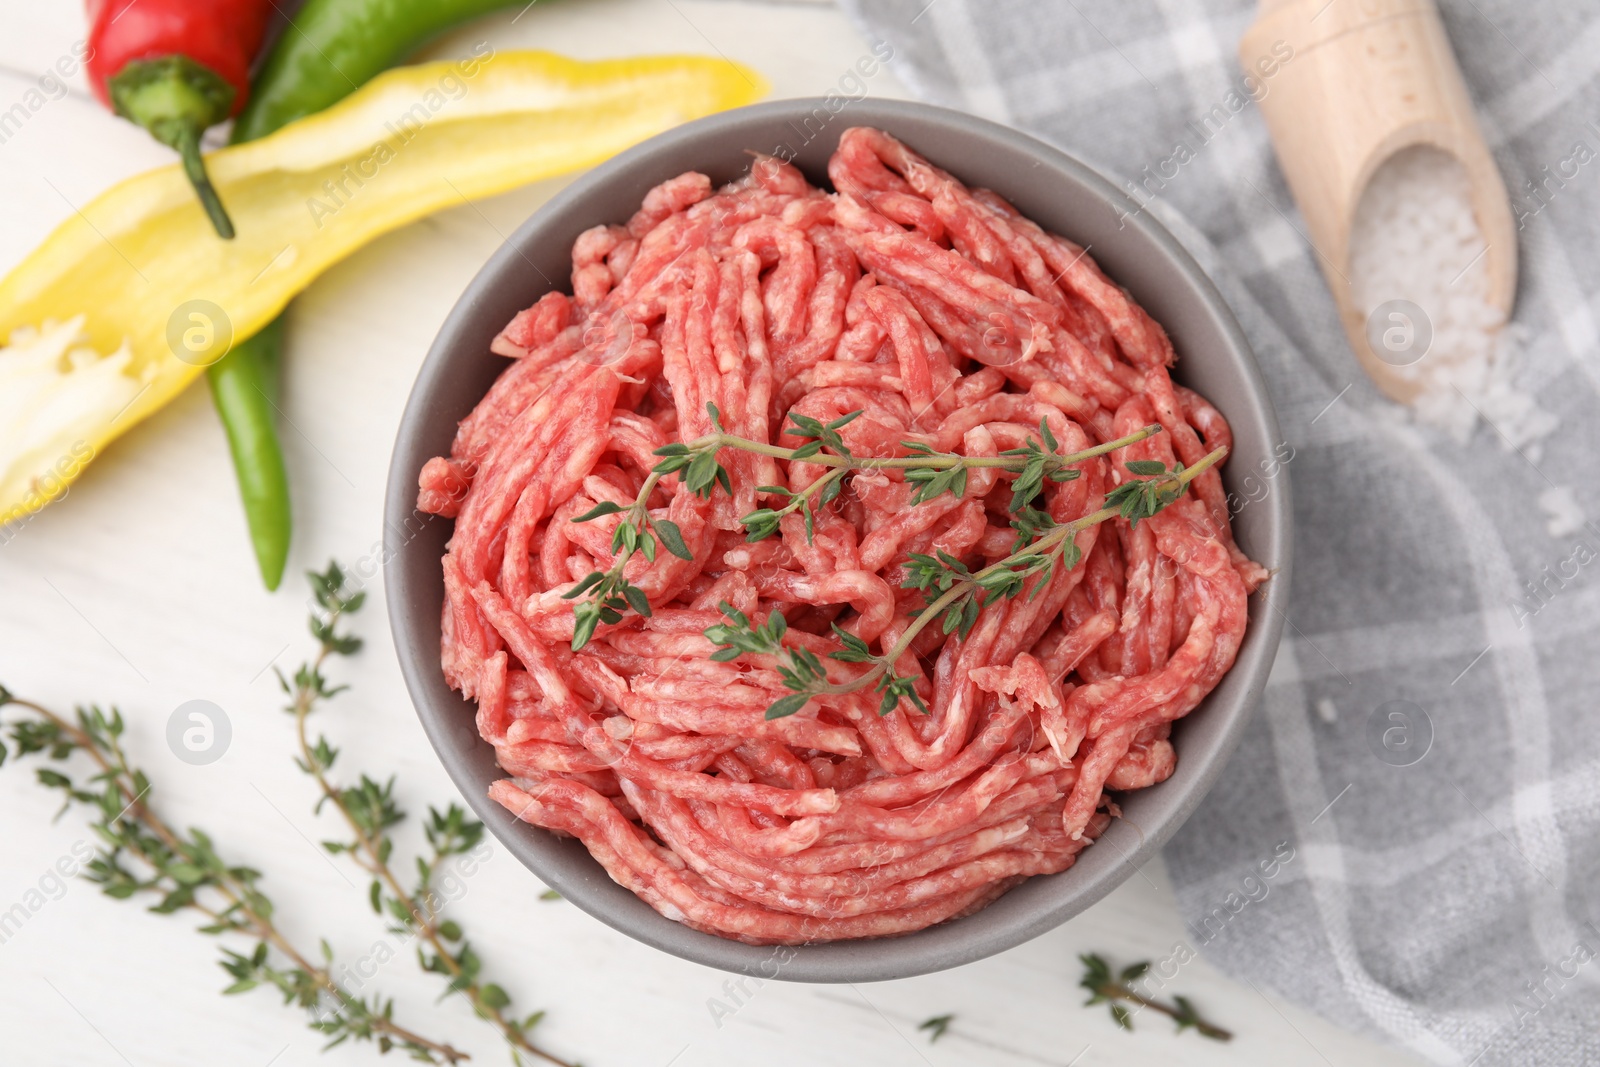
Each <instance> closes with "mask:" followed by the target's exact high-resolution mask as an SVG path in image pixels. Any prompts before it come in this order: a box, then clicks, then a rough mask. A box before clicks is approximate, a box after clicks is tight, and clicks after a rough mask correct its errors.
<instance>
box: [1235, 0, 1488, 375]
mask: <svg viewBox="0 0 1600 1067" xmlns="http://www.w3.org/2000/svg"><path fill="white" fill-rule="evenodd" d="M1285 55H1287V56H1288V57H1289V58H1287V59H1285V58H1284V57H1285ZM1239 59H1240V62H1241V63H1243V64H1244V67H1245V70H1246V71H1247V72H1249V73H1250V74H1251V75H1252V76H1253V77H1256V78H1259V79H1261V82H1262V92H1263V93H1264V95H1261V96H1260V98H1259V99H1260V107H1261V113H1262V115H1263V116H1264V117H1265V118H1266V122H1267V129H1268V130H1269V131H1270V133H1271V135H1272V143H1273V147H1274V148H1275V149H1276V150H1277V154H1278V162H1279V164H1280V165H1281V166H1282V167H1283V172H1284V175H1285V177H1287V178H1288V181H1289V189H1290V191H1291V192H1292V193H1293V194H1294V199H1295V203H1296V204H1298V205H1299V207H1300V214H1301V215H1302V216H1303V217H1304V218H1305V222H1306V227H1307V228H1308V230H1309V231H1310V232H1309V234H1308V236H1309V237H1310V239H1311V243H1312V245H1313V246H1314V247H1315V249H1316V253H1317V258H1318V260H1319V261H1320V262H1321V264H1322V272H1323V276H1324V277H1325V278H1326V279H1327V282H1328V288H1329V289H1331V290H1332V292H1333V298H1334V301H1335V302H1336V303H1337V304H1338V306H1339V311H1340V316H1341V318H1342V319H1343V320H1344V328H1345V334H1346V335H1347V336H1348V338H1349V340H1350V346H1351V348H1353V349H1354V350H1355V353H1356V356H1357V357H1358V358H1359V359H1360V361H1361V364H1362V366H1363V367H1364V368H1365V369H1366V371H1367V373H1368V374H1370V375H1371V376H1372V378H1373V380H1374V381H1376V382H1377V383H1378V387H1379V388H1380V389H1382V390H1383V391H1384V392H1385V393H1386V394H1388V395H1389V396H1391V397H1393V398H1394V399H1395V400H1398V401H1400V402H1401V403H1411V402H1412V401H1413V400H1414V399H1415V397H1416V395H1417V392H1418V389H1419V387H1418V385H1417V384H1416V383H1415V382H1413V381H1411V380H1408V379H1407V378H1406V377H1404V376H1402V375H1400V374H1399V373H1397V371H1396V369H1395V367H1394V366H1393V365H1392V364H1391V363H1390V362H1387V361H1385V360H1384V359H1382V358H1380V357H1379V356H1378V354H1377V353H1376V352H1375V351H1374V349H1373V347H1372V344H1371V342H1370V341H1369V339H1368V338H1369V333H1368V324H1367V315H1366V312H1365V311H1364V310H1363V309H1362V308H1361V307H1359V306H1358V305H1357V304H1356V301H1355V296H1354V293H1353V292H1352V288H1351V279H1350V277H1349V275H1350V231H1351V228H1352V226H1353V224H1354V221H1355V214H1356V207H1357V205H1358V204H1359V203H1360V201H1361V194H1362V191H1363V190H1365V189H1366V187H1367V183H1368V182H1369V181H1371V179H1372V176H1373V174H1374V173H1375V172H1376V171H1377V170H1378V168H1379V167H1380V166H1382V164H1383V163H1384V162H1385V161H1386V160H1388V159H1389V158H1390V157H1391V156H1393V155H1394V154H1395V153H1396V152H1398V151H1400V150H1402V149H1405V148H1411V147H1413V146H1416V145H1431V146H1433V147H1435V148H1438V149H1441V150H1443V151H1445V152H1447V153H1449V154H1450V155H1452V156H1454V157H1455V158H1456V159H1457V160H1458V161H1459V162H1460V163H1461V165H1462V167H1463V168H1465V170H1466V173H1467V179H1468V182H1469V183H1470V185H1471V190H1472V193H1471V195H1472V207H1473V213H1474V214H1475V215H1476V216H1477V223H1478V229H1479V231H1480V232H1481V233H1482V234H1483V239H1484V241H1485V243H1486V244H1487V246H1488V247H1487V251H1486V252H1485V253H1484V256H1483V264H1482V269H1485V270H1487V272H1488V281H1489V284H1488V295H1489V301H1490V303H1491V304H1493V305H1494V307H1496V308H1497V309H1498V310H1500V311H1501V312H1502V313H1503V314H1504V315H1505V316H1506V317H1507V318H1509V317H1510V313H1511V303H1512V299H1513V298H1514V296H1515V294H1516V288H1517V240H1516V225H1515V220H1514V219H1513V217H1512V214H1511V208H1510V204H1509V201H1508V198H1507V195H1506V187H1505V183H1504V181H1503V180H1502V179H1501V177H1500V170H1499V168H1498V167H1496V166H1495V162H1494V157H1493V156H1491V155H1490V154H1489V149H1488V146H1487V145H1486V144H1485V143H1484V140H1483V133H1482V131H1481V130H1479V128H1478V120H1477V116H1476V115H1475V114H1474V113H1473V110H1472V102H1471V100H1470V99H1469V98H1468V96H1467V87H1466V83H1465V81H1464V80H1463V79H1462V77H1461V68H1460V66H1458V65H1457V63H1456V57H1455V53H1454V52H1453V51H1452V50H1451V47H1450V41H1449V38H1448V37H1446V36H1445V32H1444V25H1443V24H1442V23H1441V22H1440V20H1439V11H1438V9H1437V8H1436V7H1435V6H1434V0H1261V8H1260V11H1259V13H1258V15H1257V18H1256V21H1255V24H1254V25H1252V26H1251V27H1250V29H1249V30H1248V31H1247V32H1246V33H1245V35H1244V40H1243V41H1241V42H1240V44H1239ZM1474 269H1477V268H1474ZM1444 280H1445V282H1449V281H1450V280H1451V279H1444Z"/></svg>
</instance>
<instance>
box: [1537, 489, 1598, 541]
mask: <svg viewBox="0 0 1600 1067" xmlns="http://www.w3.org/2000/svg"><path fill="white" fill-rule="evenodd" d="M1539 507H1540V509H1541V510H1543V511H1544V514H1545V522H1544V529H1545V532H1546V533H1548V534H1549V535H1550V536H1551V537H1568V536H1570V535H1572V534H1575V533H1577V532H1578V531H1579V530H1581V529H1583V525H1584V523H1586V522H1588V521H1589V519H1588V516H1586V515H1584V513H1583V508H1582V506H1581V505H1579V503H1578V498H1577V496H1576V495H1575V494H1574V493H1573V492H1572V487H1571V486H1570V485H1560V486H1551V487H1550V488H1549V489H1546V490H1545V491H1544V492H1542V493H1540V494H1539Z"/></svg>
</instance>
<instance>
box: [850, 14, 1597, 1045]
mask: <svg viewBox="0 0 1600 1067" xmlns="http://www.w3.org/2000/svg"><path fill="white" fill-rule="evenodd" d="M1333 2H1354V0H1333ZM846 4H847V7H848V8H849V9H850V10H851V14H852V16H853V17H855V18H856V19H857V20H858V22H859V24H860V25H861V26H862V28H863V29H864V30H865V31H866V32H867V33H868V34H869V35H870V36H871V37H873V38H874V39H882V40H887V41H888V42H890V43H891V44H892V45H893V46H894V48H895V51H896V59H895V63H896V64H897V66H898V70H897V72H898V73H899V74H900V76H901V77H902V79H903V80H905V81H906V82H907V84H909V85H910V86H911V87H912V88H913V89H914V90H915V91H916V92H918V93H920V94H922V95H923V96H925V97H926V98H927V99H929V100H931V101H933V102H935V103H941V104H945V105H948V106H952V107H958V108H963V109H965V110H968V111H972V112H975V113H977V114H981V115H984V116H987V117H990V118H993V119H997V120H999V121H1002V122H1006V123H1010V124H1012V125H1015V126H1018V127H1020V128H1023V129H1026V130H1029V131H1032V132H1034V133H1036V134H1038V135H1040V136H1043V137H1045V138H1047V139H1049V140H1051V141H1053V142H1055V143H1056V144H1058V145H1060V146H1062V147H1063V148H1065V149H1066V150H1067V151H1069V152H1072V153H1074V154H1076V155H1078V156H1080V157H1083V158H1085V159H1087V160H1088V161H1089V162H1091V163H1092V164H1094V165H1096V166H1098V167H1099V168H1100V169H1101V170H1102V171H1103V172H1104V173H1106V174H1107V175H1108V176H1110V177H1111V178H1112V180H1113V181H1115V182H1117V183H1118V184H1122V185H1124V186H1127V185H1128V184H1129V182H1130V181H1137V180H1138V179H1139V178H1140V177H1141V175H1143V174H1144V173H1145V168H1146V167H1147V166H1148V167H1151V168H1152V170H1154V169H1155V168H1156V167H1158V165H1160V164H1161V163H1162V161H1164V160H1168V159H1169V158H1171V157H1173V155H1174V151H1175V148H1176V146H1177V145H1179V144H1180V143H1181V144H1185V145H1187V146H1188V147H1190V148H1191V149H1193V152H1192V156H1193V158H1192V159H1190V160H1188V161H1187V162H1185V163H1184V164H1183V165H1182V167H1181V170H1180V172H1179V173H1178V175H1177V177H1175V178H1172V179H1171V180H1169V181H1166V182H1165V183H1164V185H1162V186H1161V187H1160V189H1159V193H1158V196H1157V198H1156V199H1155V201H1154V202H1153V203H1151V204H1150V206H1149V207H1148V210H1151V211H1153V212H1155V213H1156V214H1157V216H1158V217H1159V218H1160V219H1161V220H1162V221H1163V222H1165V223H1166V224H1167V225H1168V226H1169V228H1171V229H1173V230H1174V232H1176V233H1177V235H1178V237H1179V238H1180V240H1182V241H1183V242H1184V243H1185V244H1187V245H1188V247H1189V249H1190V250H1191V251H1192V252H1193V253H1194V254H1195V256H1196V258H1197V259H1199V260H1200V262H1201V265H1202V266H1203V267H1205V268H1206V269H1207V270H1208V271H1210V273H1211V275H1212V277H1213V278H1214V279H1215V280H1216V282H1217V284H1218V285H1219V287H1220V288H1221V290H1222V292H1223V294H1224V295H1225V296H1226V297H1227V299H1228V302H1229V303H1230V304H1231V305H1232V306H1233V309H1234V311H1235V312H1236V313H1237V314H1238V316H1239V319H1240V320H1241V321H1242V322H1243V324H1244V328H1245V331H1246V333H1248V334H1249V336H1250V339H1251V341H1252V343H1253V344H1254V346H1255V351H1256V356H1257V358H1258V359H1259V360H1260V362H1261V365H1262V370H1263V371H1264V372H1265V374H1266V377H1267V380H1268V382H1269V384H1270V386H1271V388H1272V393H1273V397H1274V399H1275V400H1276V403H1277V408H1278V415H1279V418H1280V419H1281V421H1282V423H1283V430H1284V433H1285V435H1286V437H1287V439H1288V443H1289V444H1290V445H1291V446H1292V447H1293V450H1294V452H1293V454H1294V458H1293V460H1292V462H1291V463H1290V464H1289V470H1290V471H1291V474H1292V477H1293V479H1294V486H1295V491H1294V496H1295V501H1294V503H1295V520H1296V528H1297V530H1298V537H1297V543H1296V545H1295V563H1296V575H1295V580H1294V608H1293V611H1292V617H1291V622H1290V626H1289V629H1288V632H1287V633H1286V635H1285V638H1284V642H1283V648H1282V651H1281V653H1280V654H1279V656H1278V659H1277V663H1276V665H1275V668H1274V671H1273V675H1272V680H1271V683H1270V684H1269V687H1268V689H1267V694H1266V698H1265V701H1264V708H1263V713H1262V716H1261V718H1260V720H1258V724H1257V728H1256V729H1254V730H1252V731H1251V733H1250V734H1249V736H1248V737H1247V738H1246V739H1245V742H1244V745H1243V747H1242V749H1241V751H1240V752H1239V755H1238V757H1237V758H1236V759H1235V760H1234V762H1233V766H1232V768H1231V770H1230V772H1229V773H1228V774H1227V775H1226V776H1225V777H1224V778H1223V780H1222V782H1221V784H1219V785H1218V786H1217V788H1216V789H1215V790H1214V791H1213V792H1212V794H1211V795H1210V797H1209V798H1208V799H1207V800H1206V802H1205V803H1204V804H1203V805H1202V807H1201V808H1200V810H1199V812H1198V813H1197V814H1196V815H1195V816H1194V818H1193V819H1192V820H1191V821H1190V822H1189V823H1188V825H1187V826H1185V827H1184V829H1183V830H1182V831H1181V832H1180V833H1179V835H1178V837H1177V838H1176V839H1175V840H1174V841H1173V843H1172V844H1171V845H1169V846H1168V848H1167V850H1166V859H1167V864H1168V867H1169V868H1170V870H1171V873H1172V878H1173V881H1174V882H1175V883H1176V885H1177V892H1178V900H1179V903H1180V906H1181V908H1182V910H1183V914H1184V916H1185V918H1186V919H1187V920H1188V926H1189V929H1188V934H1189V937H1188V941H1187V943H1186V944H1185V945H1183V946H1175V948H1174V956H1175V958H1176V959H1178V960H1179V961H1181V959H1182V958H1184V957H1183V951H1184V950H1185V949H1198V950H1199V951H1200V952H1202V953H1203V954H1204V955H1205V956H1206V957H1207V958H1208V959H1210V960H1212V961H1213V962H1214V963H1216V964H1217V965H1219V966H1221V967H1223V968H1225V969H1226V970H1228V971H1229V972H1231V973H1233V974H1235V975H1237V976H1239V977H1241V978H1244V979H1247V980H1249V981H1251V982H1253V983H1258V984H1260V985H1263V986H1270V987H1272V988H1274V989H1276V990H1279V991H1281V992H1282V993H1284V994H1286V995H1288V996H1290V997H1292V998H1295V999H1297V1000H1299V1001H1301V1002H1303V1003H1305V1004H1307V1005H1310V1006H1311V1007H1313V1008H1315V1009H1317V1010H1318V1011H1320V1012H1322V1013H1323V1014H1325V1015H1327V1016H1328V1017H1330V1018H1331V1019H1334V1020H1335V1021H1337V1022H1339V1023H1341V1024H1343V1025H1345V1026H1348V1027H1350V1028H1352V1029H1356V1030H1362V1031H1366V1032H1369V1033H1372V1034H1375V1035H1379V1036H1381V1037H1383V1038H1386V1039H1388V1040H1390V1041H1393V1042H1396V1043H1398V1044H1400V1045H1403V1046H1405V1047H1407V1048H1409V1049H1412V1050H1414V1051H1415V1052H1416V1053H1418V1054H1420V1055H1421V1056H1423V1057H1425V1058H1427V1059H1429V1060H1433V1061H1435V1062H1438V1063H1466V1064H1470V1063H1477V1064H1483V1065H1488V1064H1518V1065H1521V1064H1538V1065H1541V1067H1560V1065H1567V1064H1580V1063H1583V1064H1595V1063H1600V960H1596V959H1594V957H1595V956H1596V954H1597V953H1600V715H1597V714H1596V710H1595V709H1596V692H1597V689H1600V670H1597V668H1600V529H1597V527H1596V525H1595V524H1594V523H1591V522H1587V521H1584V520H1583V519H1581V518H1574V517H1573V516H1571V515H1569V516H1567V517H1566V519H1567V521H1565V522H1562V521H1552V520H1551V519H1550V517H1549V516H1547V515H1546V514H1545V512H1544V511H1543V510H1542V509H1541V505H1540V500H1539V498H1540V495H1541V493H1544V492H1548V491H1549V490H1552V489H1553V488H1554V487H1556V486H1567V487H1570V488H1571V489H1572V490H1574V491H1575V493H1576V498H1577V502H1578V504H1579V506H1581V508H1582V509H1583V510H1584V512H1585V513H1586V514H1587V515H1600V390H1597V388H1596V387H1597V385H1600V330H1597V325H1596V317H1595V314H1596V307H1595V300H1596V298H1597V297H1600V151H1596V150H1597V149H1600V80H1597V79H1596V74H1597V73H1600V9H1597V8H1596V7H1595V5H1594V4H1592V3H1585V4H1578V3H1560V4H1558V3H1555V2H1553V0H1547V2H1544V3H1540V4H1538V5H1533V6H1531V7H1530V5H1528V4H1527V3H1525V2H1519V0H1444V3H1443V8H1444V11H1443V14H1444V18H1445V23H1446V26H1447V28H1448V31H1449V33H1450V37H1451V39H1452V41H1453V42H1454V44H1455V47H1456V50H1457V53H1458V55H1459V57H1460V60H1461V64H1462V67H1463V69H1464V70H1465V72H1466V77H1467V81H1468V83H1469V85H1470V86H1471V90H1472V94H1473V97H1474V100H1475V101H1476V104H1477V107H1478V110H1479V114H1480V115H1481V117H1482V121H1483V125H1484V130H1485V134H1486V135H1487V137H1488V139H1489V141H1490V144H1491V147H1492V148H1493V150H1494V152H1495V155H1496V157H1497V158H1498V160H1499V163H1500V166H1501V169H1502V171H1503V173H1504V174H1505V177H1506V185H1507V186H1508V187H1509V188H1510V189H1511V190H1512V196H1513V199H1514V201H1515V202H1516V209H1517V213H1518V215H1519V217H1520V218H1521V220H1522V224H1523V225H1522V229H1521V232H1520V233H1519V240H1520V241H1521V249H1520V250H1521V255H1522V261H1521V271H1522V276H1521V291H1520V293H1519V296H1518V301H1517V309H1516V320H1517V322H1518V323H1519V324H1520V329H1521V331H1522V332H1524V334H1525V341H1524V346H1523V347H1524V357H1523V358H1524V370H1523V372H1522V374H1521V375H1520V380H1519V383H1518V384H1519V385H1520V387H1521V389H1522V390H1523V391H1524V392H1527V393H1529V394H1532V395H1533V396H1534V397H1535V398H1536V399H1537V401H1538V403H1539V405H1540V406H1542V407H1543V408H1545V409H1546V410H1548V411H1550V412H1553V413H1555V414H1557V415H1559V416H1560V419H1561V425H1560V429H1559V430H1558V431H1557V432H1556V434H1555V435H1553V436H1551V437H1549V438H1547V439H1546V440H1544V441H1543V442H1542V443H1541V446H1540V447H1537V448H1530V447H1523V448H1521V449H1520V450H1518V449H1516V448H1513V447H1511V446H1510V445H1509V443H1508V442H1507V441H1506V440H1505V439H1504V438H1503V437H1502V436H1500V434H1499V433H1498V432H1497V430H1496V428H1495V427H1494V426H1491V425H1480V426H1479V428H1478V430H1477V432H1476V434H1475V435H1474V437H1473V438H1472V439H1471V441H1470V442H1469V443H1468V444H1466V445H1465V446H1461V445H1458V444H1456V443H1455V442H1454V441H1452V440H1450V439H1449V438H1448V437H1446V436H1444V435H1442V434H1439V433H1437V432H1435V431H1432V430H1429V429H1426V428H1419V427H1417V426H1415V425H1413V424H1412V423H1411V422H1410V421H1408V420H1407V419H1406V418H1404V417H1401V415H1400V414H1399V412H1398V409H1397V408H1395V407H1394V406H1393V405H1391V404H1389V403H1388V402H1386V401H1385V400H1383V399H1382V397H1381V396H1380V395H1379V394H1378V393H1377V392H1376V390H1375V389H1374V388H1373V386H1372V385H1371V383H1370V382H1369V381H1368V380H1367V379H1366V377H1365V376H1364V375H1363V374H1362V372H1361V371H1360V370H1359V368H1358V366H1357V364H1356V362H1355V358H1354V357H1353V356H1352V355H1351V353H1350V352H1349V350H1348V349H1347V347H1346V343H1345V340H1344V335H1343V332H1342V330H1341V328H1340V325H1339V320H1338V317H1337V315H1336V313H1335V310H1334V305H1333V302H1332V299H1331V298H1330V297H1329V295H1328V293H1327V291H1326V289H1325V287H1324V285H1323V282H1322V278H1321V276H1320V274H1319V273H1318V269H1317V264H1316V262H1315V260H1314V258H1313V252H1312V250H1311V249H1310V248H1309V247H1308V246H1307V244H1306V242H1305V240H1304V239H1303V238H1302V236H1301V234H1302V233H1303V232H1304V225H1303V223H1302V222H1301V221H1300V219H1299V216H1298V213H1297V212H1296V210H1295V207H1294V204H1293V202H1292V200H1291V199H1290V197H1289V194H1288V190H1287V188H1286V186H1285V184H1284V181H1283V178H1282V176H1281V174H1280V172H1279V170H1278V167H1277V163H1276V161H1275V160H1274V158H1273V155H1272V149H1271V145H1270V143H1269V142H1268V139H1267V134H1266V129H1265V126H1264V124H1263V122H1262V120H1261V116H1260V115H1259V114H1258V113H1257V111H1256V109H1255V108H1254V107H1253V106H1245V107H1244V108H1243V110H1241V111H1239V112H1238V113H1237V114H1235V115H1234V116H1233V117H1232V119H1231V120H1230V121H1228V122H1227V123H1226V125H1225V126H1223V128H1221V129H1216V128H1215V127H1216V123H1212V124H1211V127H1209V128H1208V129H1207V131H1206V132H1207V134H1208V139H1206V140H1204V141H1203V142H1202V141H1201V139H1200V138H1198V137H1197V136H1196V129H1197V127H1196V125H1194V124H1193V122H1194V120H1196V119H1197V118H1198V117H1199V116H1202V115H1207V114H1215V112H1214V111H1213V109H1214V108H1215V107H1216V105H1217V104H1218V103H1220V102H1223V101H1224V100H1225V99H1226V98H1227V97H1228V95H1229V93H1230V92H1237V91H1238V90H1239V80H1240V77H1241V72H1240V70H1239V68H1238V66H1237V63H1236V60H1235V50H1236V48H1237V43H1238V41H1239V38H1240V37H1241V35H1242V34H1243V32H1244V30H1245V28H1246V26H1247V25H1248V24H1249V23H1250V21H1251V20H1252V18H1253V16H1254V5H1253V4H1250V3H1248V2H1247V0H1066V2H1059V0H998V2H996V0H981V2H980V0H932V2H931V3H930V2H929V0H846ZM1535 12H1536V13H1537V17H1534V14H1535ZM1580 161H1581V162H1580ZM1544 168H1548V169H1544ZM1171 169H1172V167H1171V166H1168V167H1167V170H1169V171H1170V170H1171ZM1530 179H1532V180H1534V181H1535V182H1537V183H1539V192H1538V193H1537V194H1535V192H1534V191H1533V189H1532V187H1531V186H1530V185H1528V182H1529V180H1530ZM1153 187H1154V186H1153V185H1152V184H1149V183H1147V184H1146V188H1153ZM1141 199H1143V195H1142V194H1141ZM1262 491H1263V492H1268V491H1271V487H1270V485H1267V486H1264V487H1263V489H1262ZM1552 531H1556V534H1557V535H1556V536H1552ZM1284 842H1287V844H1281V843H1284ZM1285 857H1288V858H1287V859H1286V858H1285ZM1158 967H1159V964H1158Z"/></svg>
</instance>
